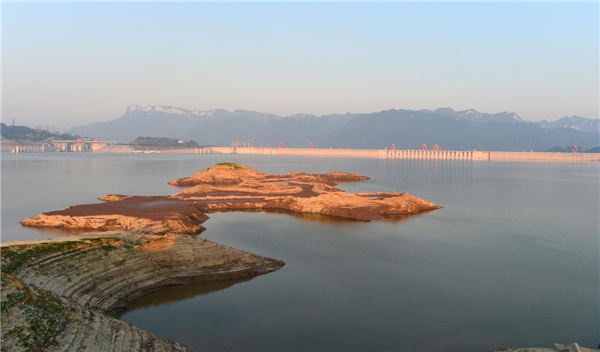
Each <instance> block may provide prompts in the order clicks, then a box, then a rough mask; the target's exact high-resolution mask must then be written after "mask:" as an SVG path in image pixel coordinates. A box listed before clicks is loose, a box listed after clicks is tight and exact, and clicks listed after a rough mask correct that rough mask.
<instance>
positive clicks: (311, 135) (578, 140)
mask: <svg viewBox="0 0 600 352" xmlns="http://www.w3.org/2000/svg"><path fill="white" fill-rule="evenodd" d="M71 131H72V132H73V133H77V134H79V135H85V136H90V137H97V138H102V139H107V140H116V141H121V142H129V141H132V140H134V139H135V138H137V137H139V136H157V137H168V138H179V139H193V140H196V141H197V142H198V143H200V144H203V145H230V143H231V142H232V141H234V140H239V141H249V142H251V143H252V144H253V145H254V146H277V145H278V144H279V143H280V142H283V143H285V145H286V146H289V147H292V146H303V147H305V146H307V145H308V143H310V142H313V143H315V146H316V147H325V148H328V147H338V148H385V147H388V146H389V145H390V144H392V143H395V144H396V145H397V147H398V148H420V146H421V144H428V145H433V144H439V145H441V146H442V147H443V148H445V149H468V150H470V149H480V150H483V149H487V150H538V151H544V150H547V149H548V148H551V147H553V146H557V145H573V144H577V145H580V146H587V147H594V146H597V145H598V144H600V142H599V138H600V134H599V132H598V120H593V119H586V118H582V117H565V118H562V119H559V120H556V121H552V122H548V121H541V122H528V121H524V120H523V119H521V118H520V117H519V116H518V115H517V114H515V113H512V112H501V113H496V114H488V113H481V112H478V111H476V110H473V109H469V110H464V111H456V110H453V109H451V108H440V109H436V110H404V109H399V110H396V109H393V110H385V111H380V112H375V113H359V114H351V113H348V114H331V115H323V116H316V115H306V114H299V115H292V116H278V115H274V114H268V113H261V112H255V111H248V110H234V111H228V110H224V109H214V110H208V111H201V110H188V109H183V108H178V107H173V106H160V105H153V106H146V107H140V106H137V105H132V106H130V107H128V108H127V110H126V112H125V114H124V115H123V116H122V117H120V118H118V119H116V120H112V121H106V122H98V123H93V124H90V125H87V126H78V127H74V128H73V129H71Z"/></svg>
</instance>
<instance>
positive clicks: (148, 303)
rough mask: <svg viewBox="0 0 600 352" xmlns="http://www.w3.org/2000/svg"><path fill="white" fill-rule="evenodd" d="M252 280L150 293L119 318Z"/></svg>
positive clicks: (198, 285)
mask: <svg viewBox="0 0 600 352" xmlns="http://www.w3.org/2000/svg"><path fill="white" fill-rule="evenodd" d="M250 280H252V278H247V279H240V280H227V281H217V282H199V283H195V284H191V285H183V286H171V287H166V288H161V289H159V290H157V291H154V292H150V293H148V294H145V295H143V296H141V297H138V298H136V299H135V300H133V301H132V302H131V303H130V304H129V305H127V310H126V311H123V312H122V313H120V314H119V315H118V316H117V317H120V316H122V315H123V314H125V313H129V312H132V311H136V310H139V309H144V308H149V307H154V306H159V305H162V304H167V303H171V302H177V301H184V300H186V299H189V298H192V297H196V296H204V295H207V294H210V293H213V292H217V291H221V290H224V289H226V288H229V287H231V286H234V285H237V284H239V283H242V282H246V281H250Z"/></svg>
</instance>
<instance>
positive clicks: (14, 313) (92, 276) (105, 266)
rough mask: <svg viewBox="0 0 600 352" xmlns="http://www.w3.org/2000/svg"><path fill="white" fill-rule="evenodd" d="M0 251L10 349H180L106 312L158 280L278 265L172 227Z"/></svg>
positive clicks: (238, 273)
mask: <svg viewBox="0 0 600 352" xmlns="http://www.w3.org/2000/svg"><path fill="white" fill-rule="evenodd" d="M1 251H2V282H3V290H2V332H3V346H5V347H7V348H8V347H10V350H11V351H38V350H39V351H41V350H44V351H65V352H66V351H75V350H87V349H85V346H94V347H93V348H91V347H90V350H94V351H115V352H116V351H185V350H186V348H185V347H184V346H182V345H179V344H177V343H174V342H171V341H168V340H166V339H164V338H161V337H159V336H156V335H154V334H152V333H150V332H148V331H144V330H141V329H138V328H136V327H133V326H131V325H129V324H127V323H124V322H122V321H119V320H117V319H115V318H113V317H112V316H111V315H112V314H114V313H116V312H118V311H119V310H121V309H122V308H123V307H124V306H125V305H126V304H127V302H129V301H131V300H132V299H134V298H136V297H138V296H140V295H143V294H145V293H147V292H150V291H152V290H156V289H159V288H161V287H166V286H172V285H181V284H186V283H192V282H202V281H221V280H232V279H241V278H247V277H252V276H256V275H261V274H265V273H268V272H271V271H274V270H277V269H279V268H280V267H281V266H283V265H284V264H283V262H282V261H279V260H275V259H271V258H265V257H261V256H258V255H254V254H251V253H248V252H244V251H241V250H237V249H234V248H231V247H227V246H224V245H221V244H218V243H214V242H211V241H207V240H204V239H200V238H194V237H190V236H186V235H177V234H167V235H164V236H156V235H140V234H134V233H127V232H109V233H102V234H99V235H98V234H96V235H93V234H85V235H80V236H75V237H73V236H70V237H63V238H60V239H55V240H51V241H49V242H44V241H42V242H40V241H22V242H20V243H13V244H11V243H8V244H3V245H2V249H1ZM32 345H33V346H36V348H37V349H31V346H32ZM28 346H29V347H28Z"/></svg>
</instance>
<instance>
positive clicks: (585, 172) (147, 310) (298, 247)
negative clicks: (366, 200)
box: [2, 153, 600, 351]
mask: <svg viewBox="0 0 600 352" xmlns="http://www.w3.org/2000/svg"><path fill="white" fill-rule="evenodd" d="M224 161H232V162H238V163H241V164H244V165H248V166H251V167H254V168H256V169H259V170H261V171H265V172H269V173H284V172H289V171H295V170H300V171H307V172H329V171H345V172H354V173H361V174H365V175H368V176H370V177H372V178H371V180H369V181H366V182H359V183H349V184H342V185H340V188H343V189H345V190H348V191H354V192H370V191H400V192H409V193H411V194H414V195H416V196H419V197H423V198H425V199H427V200H430V201H433V202H435V203H437V204H439V205H442V206H444V208H443V209H440V210H436V211H433V212H429V213H426V214H422V215H418V216H413V217H410V218H408V219H406V220H402V221H398V222H370V223H363V222H346V221H333V220H329V221H323V220H317V219H306V218H298V217H294V216H290V215H285V214H267V213H239V212H232V213H216V214H209V215H210V219H209V220H208V221H207V222H206V223H205V224H204V225H205V226H206V227H207V231H205V232H204V233H203V234H201V236H202V237H204V238H207V239H210V240H213V241H216V242H219V243H223V244H227V245H231V246H233V247H235V248H239V249H243V250H247V251H250V252H253V253H257V254H260V255H265V256H269V257H274V258H279V259H282V260H284V261H285V262H286V266H285V267H283V268H282V269H281V270H279V271H277V272H274V273H271V274H268V275H264V276H260V277H257V278H254V279H252V280H249V281H243V282H239V283H231V284H233V285H231V286H228V283H223V284H212V285H210V286H209V287H206V286H205V285H194V286H190V287H179V288H170V289H167V290H163V291H159V292H157V293H154V294H151V295H149V296H147V297H143V298H141V299H139V300H138V301H137V302H134V304H132V306H131V308H132V309H131V310H130V311H129V312H127V313H125V314H124V315H123V316H122V317H121V319H123V320H125V321H127V322H131V323H132V324H134V325H137V326H139V327H141V328H144V329H148V330H150V331H152V332H155V333H157V334H159V335H161V336H164V337H167V338H169V339H172V340H175V341H177V342H181V343H184V344H187V345H190V346H192V347H194V348H196V349H198V350H219V351H223V350H232V351H233V350H236V351H239V350H244V351H266V350H277V351H314V350H344V351H346V350H373V351H375V350H380V351H384V350H385V351H389V350H405V351H482V350H491V349H494V348H501V347H507V346H549V345H551V344H552V343H553V342H563V343H566V342H572V341H577V342H579V343H581V344H583V345H587V346H590V347H594V346H596V345H598V343H599V342H600V341H599V337H598V326H600V318H599V316H598V311H599V308H600V307H599V288H598V287H599V286H598V284H599V282H598V281H599V268H598V253H599V250H600V249H599V239H598V219H597V214H598V212H599V204H598V202H599V200H598V194H599V191H600V187H599V179H598V175H599V173H598V171H600V170H599V166H598V165H595V164H559V163H552V164H550V163H509V162H506V163H503V162H496V163H488V162H427V161H415V160H398V161H386V160H376V159H329V158H307V157H268V156H234V155H232V156H226V157H223V156H217V155H209V156H206V155H128V154H123V155H98V154H96V155H94V154H48V153H46V154H44V155H43V156H42V155H38V154H17V155H3V160H2V240H3V241H7V240H13V239H29V238H45V237H51V236H52V235H53V234H52V233H48V232H41V231H36V230H32V229H25V228H21V227H20V226H19V225H18V223H17V222H18V220H21V219H23V218H26V217H29V216H32V215H34V214H37V213H39V212H43V211H50V210H57V209H62V208H64V207H66V206H68V205H74V204H81V203H92V202H96V200H95V199H96V198H97V197H99V196H101V195H104V194H107V193H122V194H137V195H159V194H163V195H165V194H170V193H173V192H175V191H176V190H177V189H176V188H174V187H171V186H169V185H167V184H166V182H167V181H168V180H170V179H174V178H178V177H185V176H189V175H191V174H192V173H194V172H196V171H198V170H200V169H203V168H206V167H208V166H210V165H212V164H214V163H217V162H224Z"/></svg>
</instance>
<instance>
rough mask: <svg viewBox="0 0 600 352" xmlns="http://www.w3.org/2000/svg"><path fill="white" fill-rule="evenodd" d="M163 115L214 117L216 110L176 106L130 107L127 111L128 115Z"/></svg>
mask: <svg viewBox="0 0 600 352" xmlns="http://www.w3.org/2000/svg"><path fill="white" fill-rule="evenodd" d="M139 112H142V113H161V114H170V115H194V116H212V115H214V112H215V110H208V111H202V110H188V109H183V108H178V107H176V106H169V105H146V106H139V105H129V106H128V107H127V109H126V110H125V113H126V114H134V113H139Z"/></svg>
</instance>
